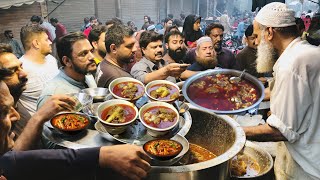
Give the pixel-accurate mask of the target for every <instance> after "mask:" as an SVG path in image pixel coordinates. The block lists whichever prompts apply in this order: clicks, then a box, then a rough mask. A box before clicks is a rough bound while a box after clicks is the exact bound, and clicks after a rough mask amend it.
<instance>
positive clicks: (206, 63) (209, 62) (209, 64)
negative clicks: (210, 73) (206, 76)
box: [196, 56, 218, 69]
mask: <svg viewBox="0 0 320 180" xmlns="http://www.w3.org/2000/svg"><path fill="white" fill-rule="evenodd" d="M196 60H197V62H198V63H199V64H200V65H201V66H203V67H205V68H206V69H213V68H215V67H216V66H217V64H218V59H217V57H216V56H213V57H212V58H208V57H207V58H206V59H199V58H198V57H197V58H196Z"/></svg>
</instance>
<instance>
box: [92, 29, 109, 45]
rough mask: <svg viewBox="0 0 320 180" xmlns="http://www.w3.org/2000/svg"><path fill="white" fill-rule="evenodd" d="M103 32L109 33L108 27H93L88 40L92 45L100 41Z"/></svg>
mask: <svg viewBox="0 0 320 180" xmlns="http://www.w3.org/2000/svg"><path fill="white" fill-rule="evenodd" d="M103 32H107V27H106V26H103V25H98V26H95V27H93V28H92V30H91V31H90V33H89V35H88V40H89V42H90V44H91V45H92V42H94V41H98V40H99V36H100V35H101V34H102V33H103Z"/></svg>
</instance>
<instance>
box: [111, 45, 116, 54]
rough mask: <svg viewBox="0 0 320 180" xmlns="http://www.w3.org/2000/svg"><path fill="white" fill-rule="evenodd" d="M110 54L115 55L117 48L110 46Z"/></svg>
mask: <svg viewBox="0 0 320 180" xmlns="http://www.w3.org/2000/svg"><path fill="white" fill-rule="evenodd" d="M110 52H111V53H116V52H117V46H116V45H115V44H111V45H110Z"/></svg>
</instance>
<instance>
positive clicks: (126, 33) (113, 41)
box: [95, 25, 137, 88]
mask: <svg viewBox="0 0 320 180" xmlns="http://www.w3.org/2000/svg"><path fill="white" fill-rule="evenodd" d="M133 34H134V33H133V31H132V29H130V28H129V27H127V26H124V25H113V26H111V27H110V28H109V29H108V31H107V33H106V39H105V47H106V51H107V54H106V57H105V58H104V60H102V61H101V63H100V64H99V66H98V68H97V73H96V77H95V80H96V82H97V85H98V87H106V88H108V87H109V84H110V83H111V82H112V81H113V80H114V79H116V78H119V77H132V76H131V75H130V73H129V72H128V71H126V67H127V65H128V64H129V63H130V62H131V60H132V59H133V57H134V54H135V52H136V51H137V46H136V45H135V44H136V39H135V37H134V36H133Z"/></svg>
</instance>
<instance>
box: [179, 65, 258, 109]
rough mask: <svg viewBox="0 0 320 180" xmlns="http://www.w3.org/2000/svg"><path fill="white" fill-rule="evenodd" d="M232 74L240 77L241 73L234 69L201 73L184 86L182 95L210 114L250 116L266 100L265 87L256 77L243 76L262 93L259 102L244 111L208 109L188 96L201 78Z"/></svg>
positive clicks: (245, 74)
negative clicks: (189, 88)
mask: <svg viewBox="0 0 320 180" xmlns="http://www.w3.org/2000/svg"><path fill="white" fill-rule="evenodd" d="M218 73H220V74H231V75H232V76H239V75H240V74H241V71H237V70H233V69H215V70H207V71H204V72H201V73H198V74H196V75H194V76H192V77H190V78H189V79H188V80H187V81H186V82H185V83H184V84H183V87H182V93H183V96H184V97H185V98H186V100H187V101H188V102H190V103H191V104H192V105H194V106H195V107H198V108H200V109H206V110H208V111H210V112H213V113H216V114H246V113H247V112H248V113H250V114H254V113H256V112H257V110H258V108H259V104H260V103H261V101H262V100H263V98H264V86H263V84H262V83H261V82H260V81H259V80H258V79H257V78H256V77H254V76H252V75H250V74H248V73H244V75H243V78H244V79H246V80H248V81H250V82H252V83H253V84H255V85H256V86H257V87H258V89H259V91H260V94H261V97H260V98H259V99H258V101H257V102H256V103H254V104H253V105H251V106H249V107H247V108H243V109H238V110H231V111H219V110H212V109H208V108H205V107H202V106H200V105H198V104H196V103H195V102H193V101H192V100H191V99H190V98H189V96H188V93H187V90H188V87H189V86H190V84H191V83H192V82H193V81H195V80H197V79H199V78H201V77H204V76H208V75H213V74H218Z"/></svg>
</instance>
